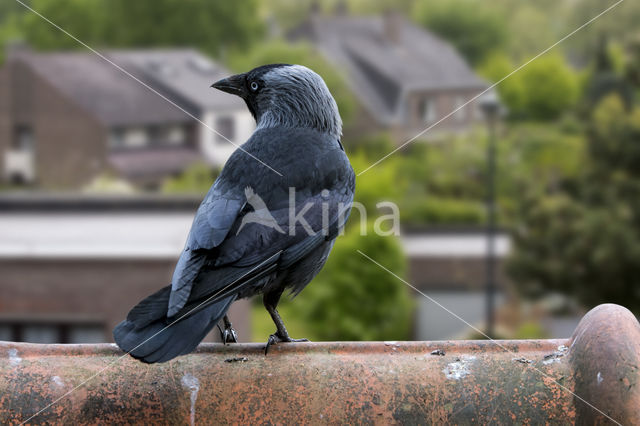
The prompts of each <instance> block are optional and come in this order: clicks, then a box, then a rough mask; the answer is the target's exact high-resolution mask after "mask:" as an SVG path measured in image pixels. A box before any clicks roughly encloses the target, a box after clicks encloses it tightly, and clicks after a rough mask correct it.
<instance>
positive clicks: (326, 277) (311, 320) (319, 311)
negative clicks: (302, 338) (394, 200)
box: [291, 226, 413, 340]
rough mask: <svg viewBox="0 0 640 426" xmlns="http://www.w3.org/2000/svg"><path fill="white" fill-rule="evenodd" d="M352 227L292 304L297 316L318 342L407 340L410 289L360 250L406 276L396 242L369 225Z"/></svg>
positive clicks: (410, 318)
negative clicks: (365, 228) (363, 230)
mask: <svg viewBox="0 0 640 426" xmlns="http://www.w3.org/2000/svg"><path fill="white" fill-rule="evenodd" d="M359 228H360V227H359V226H350V227H349V230H348V231H347V233H346V235H344V236H342V237H338V239H337V241H336V244H335V247H334V248H333V251H332V252H331V255H330V257H329V260H328V261H327V263H326V265H325V267H324V268H323V269H322V271H321V272H320V274H319V275H318V277H317V278H316V279H315V280H314V281H313V283H311V285H309V286H308V287H307V288H305V289H304V291H303V292H302V293H300V295H299V296H298V297H297V298H296V300H295V302H294V303H293V304H292V306H291V308H292V314H293V315H295V318H297V319H300V320H302V321H303V322H304V323H305V329H306V330H308V331H309V332H310V333H311V334H312V335H313V336H314V337H315V338H316V339H319V340H404V339H408V338H409V335H410V331H411V320H412V312H413V299H412V298H411V295H410V289H409V288H408V287H407V286H406V285H405V284H403V283H402V282H401V281H400V280H398V279H397V278H395V277H394V276H393V275H391V274H390V273H388V272H387V271H385V270H383V269H382V268H380V267H379V266H377V265H375V264H373V263H372V262H371V261H369V260H367V259H365V258H364V257H363V256H362V255H361V254H359V253H358V250H360V251H362V252H363V253H365V254H366V255H367V256H370V257H371V258H372V259H375V260H376V261H378V262H380V263H381V264H382V265H384V266H385V267H386V268H388V269H389V270H390V271H392V272H394V273H395V274H397V275H399V276H401V277H402V276H404V273H405V271H406V261H405V258H404V255H403V253H402V250H401V248H400V244H399V242H398V240H397V238H396V237H392V236H379V235H376V234H375V233H374V232H373V231H372V227H371V226H369V232H368V235H364V236H363V235H360V233H359Z"/></svg>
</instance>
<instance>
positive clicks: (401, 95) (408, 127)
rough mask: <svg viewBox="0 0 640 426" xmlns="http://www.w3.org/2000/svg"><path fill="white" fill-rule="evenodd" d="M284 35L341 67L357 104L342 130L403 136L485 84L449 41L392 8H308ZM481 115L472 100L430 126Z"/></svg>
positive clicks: (453, 126)
mask: <svg viewBox="0 0 640 426" xmlns="http://www.w3.org/2000/svg"><path fill="white" fill-rule="evenodd" d="M288 36H289V38H290V39H291V40H294V41H297V40H304V41H308V42H310V43H312V44H313V45H314V46H315V48H316V49H317V50H318V51H319V52H320V53H321V54H322V55H323V56H324V57H325V58H326V59H327V60H328V61H329V62H330V63H332V64H333V65H335V66H336V67H337V68H338V69H339V70H341V71H343V74H344V76H345V78H346V82H347V84H348V85H349V86H350V88H351V91H352V92H353V94H354V95H355V97H356V99H357V100H358V101H359V103H360V106H361V108H360V111H359V113H358V116H357V117H356V119H355V120H354V124H353V125H352V126H350V127H349V128H346V129H345V135H347V136H350V135H353V136H355V137H358V136H362V135H363V134H367V133H373V132H376V131H379V130H386V131H389V132H390V133H391V135H392V136H393V137H394V138H395V139H396V140H397V141H398V142H403V141H404V140H406V139H408V138H411V137H414V136H415V135H416V134H417V133H419V132H420V131H422V130H424V129H425V128H426V127H428V126H430V125H433V124H434V123H436V122H437V121H438V120H440V119H442V118H443V117H445V116H446V115H447V114H449V113H451V112H452V111H454V110H455V109H456V108H458V107H461V106H462V105H463V104H464V103H465V102H467V101H468V100H469V99H471V98H472V97H474V96H476V95H477V94H479V93H480V92H481V91H482V90H484V89H486V87H487V83H486V82H485V81H483V80H482V79H480V78H479V77H478V76H477V75H476V74H474V73H473V71H472V70H471V68H470V67H469V65H468V64H467V63H466V62H465V60H464V59H463V58H462V57H461V56H460V54H459V53H458V52H457V51H456V50H455V48H454V47H453V46H452V45H451V44H449V43H447V42H445V41H443V40H441V39H440V38H438V37H437V36H436V35H434V34H432V33H430V32H429V31H426V30H424V29H423V28H419V27H417V26H415V25H414V24H412V23H411V22H409V21H408V20H407V19H405V18H404V17H403V16H401V15H400V14H399V13H396V12H389V13H387V14H385V15H383V16H370V17H362V16H350V15H348V14H346V13H345V12H344V8H341V9H340V10H339V11H338V13H337V14H336V15H333V16H325V15H321V14H320V13H319V12H318V11H317V10H315V9H314V11H312V13H311V14H310V15H309V17H308V19H307V20H306V21H305V22H304V23H303V24H302V25H300V26H299V27H298V28H296V29H294V30H293V31H291V32H290V33H289V35H288ZM480 118H481V117H480V114H479V113H478V111H477V110H476V105H475V103H472V104H470V105H468V106H467V107H465V108H462V109H460V110H459V111H458V112H456V113H455V114H453V116H451V117H450V118H449V119H447V120H444V121H443V122H442V123H441V124H438V125H437V126H435V128H434V131H447V132H452V131H453V132H456V131H462V130H465V129H467V128H468V127H469V125H470V124H471V123H473V122H474V121H475V120H478V119H480ZM434 131H430V132H429V134H430V135H432V134H433V133H434Z"/></svg>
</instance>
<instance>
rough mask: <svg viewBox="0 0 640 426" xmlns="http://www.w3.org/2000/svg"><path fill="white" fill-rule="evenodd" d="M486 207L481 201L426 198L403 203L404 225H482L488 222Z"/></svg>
mask: <svg viewBox="0 0 640 426" xmlns="http://www.w3.org/2000/svg"><path fill="white" fill-rule="evenodd" d="M485 218H486V206H485V205H484V204H483V203H482V202H481V201H474V200H465V199H456V198H444V197H438V196H435V197H434V196H429V195H427V196H425V197H423V198H411V199H408V200H406V201H405V202H403V203H402V209H401V219H402V223H403V224H404V225H414V226H418V225H424V224H429V225H443V224H446V225H480V224H482V223H485V222H486V219H485Z"/></svg>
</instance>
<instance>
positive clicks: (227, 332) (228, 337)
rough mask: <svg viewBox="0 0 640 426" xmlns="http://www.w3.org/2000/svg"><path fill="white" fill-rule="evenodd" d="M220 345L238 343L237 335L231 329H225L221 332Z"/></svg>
mask: <svg viewBox="0 0 640 426" xmlns="http://www.w3.org/2000/svg"><path fill="white" fill-rule="evenodd" d="M222 343H223V344H225V345H226V344H227V343H238V333H236V331H235V330H234V329H233V328H225V329H224V331H223V332H222Z"/></svg>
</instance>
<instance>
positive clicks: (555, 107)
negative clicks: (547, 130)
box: [498, 55, 579, 120]
mask: <svg viewBox="0 0 640 426" xmlns="http://www.w3.org/2000/svg"><path fill="white" fill-rule="evenodd" d="M509 79H514V81H513V82H511V83H510V84H509V85H507V87H508V88H509V89H508V91H507V92H506V95H507V97H506V98H505V100H506V101H507V102H510V103H511V104H509V103H508V104H507V106H509V107H511V108H512V109H513V111H512V113H513V114H514V115H516V116H523V117H529V118H532V119H535V120H551V119H555V118H558V117H559V116H560V115H561V114H562V113H563V112H566V111H567V110H569V109H570V108H572V107H573V106H574V105H575V103H576V100H577V98H578V94H579V91H578V90H579V85H578V79H577V74H576V72H575V71H573V70H572V69H571V68H570V67H569V66H568V65H567V63H566V62H565V60H564V59H563V58H562V57H561V56H559V55H550V56H543V57H541V58H538V59H536V60H535V61H533V62H531V63H530V64H529V65H527V66H526V67H524V68H523V69H522V70H520V71H519V72H517V73H516V74H514V75H512V76H511V77H509ZM498 87H500V86H498ZM498 90H501V89H498Z"/></svg>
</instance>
